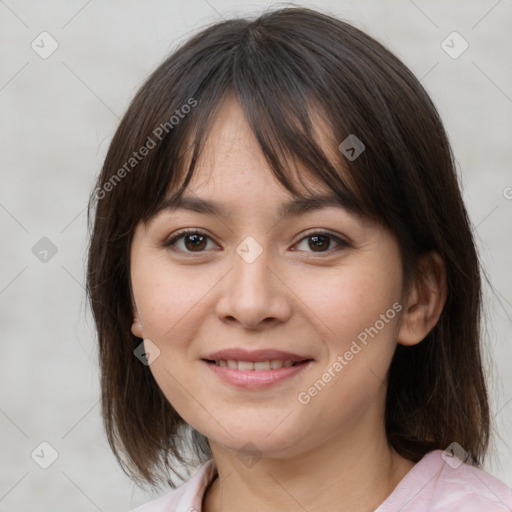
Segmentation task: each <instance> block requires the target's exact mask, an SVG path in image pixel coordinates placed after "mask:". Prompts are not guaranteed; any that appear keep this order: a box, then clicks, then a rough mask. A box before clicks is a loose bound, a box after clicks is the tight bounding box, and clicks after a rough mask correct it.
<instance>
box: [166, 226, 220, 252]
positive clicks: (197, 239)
mask: <svg viewBox="0 0 512 512" xmlns="http://www.w3.org/2000/svg"><path fill="white" fill-rule="evenodd" d="M210 240H211V239H210V237H209V236H208V235H206V234H204V233H201V232H199V231H182V232H181V233H178V234H177V235H175V236H174V237H172V238H171V239H170V240H168V241H167V242H165V243H164V247H167V248H169V249H171V250H173V251H176V252H182V253H194V252H195V253H201V252H204V251H205V249H207V246H208V241H210ZM214 245H215V244H214Z"/></svg>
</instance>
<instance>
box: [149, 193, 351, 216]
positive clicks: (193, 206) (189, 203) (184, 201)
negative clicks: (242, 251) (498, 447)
mask: <svg viewBox="0 0 512 512" xmlns="http://www.w3.org/2000/svg"><path fill="white" fill-rule="evenodd" d="M328 207H336V208H342V209H344V210H346V211H348V212H353V210H354V208H353V206H352V205H351V204H350V202H349V201H348V200H344V199H342V198H340V197H338V196H335V195H312V196H308V197H299V198H295V199H292V200H290V201H288V202H286V203H284V204H282V205H281V207H280V208H279V210H278V212H277V215H278V216H279V217H282V218H285V217H291V216H300V215H304V214H306V213H309V212H312V211H316V210H320V209H323V208H328ZM178 209H183V210H190V211H194V212H197V213H202V214H212V215H217V216H219V217H222V218H223V219H228V220H229V219H230V218H231V217H232V216H233V213H232V212H230V211H229V209H227V208H226V207H225V206H224V205H222V204H221V203H218V202H217V201H213V200H207V199H202V198H199V197H192V196H181V197H179V196H171V197H168V198H166V199H165V200H164V201H163V203H162V204H161V206H160V208H159V209H158V212H157V213H159V212H160V211H162V210H170V211H175V210H178Z"/></svg>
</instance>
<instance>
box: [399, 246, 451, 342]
mask: <svg viewBox="0 0 512 512" xmlns="http://www.w3.org/2000/svg"><path fill="white" fill-rule="evenodd" d="M446 295H447V286H446V267H445V264H444V262H443V260H442V258H441V257H440V256H439V254H438V253H436V252H433V251H432V252H429V253H427V254H425V255H423V256H422V257H421V260H420V262H419V273H418V278H417V280H416V282H414V283H413V284H412V285H411V287H410V290H409V294H408V297H407V300H406V301H405V307H404V313H403V315H402V321H401V324H400V328H399V331H398V339H397V341H398V343H400V344H401V345H407V346H412V345H416V344H417V343H420V342H421V341H422V340H423V339H425V337H426V336H427V334H428V333H429V332H430V331H431V330H432V329H433V328H434V327H435V325H436V324H437V322H438V320H439V317H440V316H441V313H442V311H443V307H444V305H445V302H446Z"/></svg>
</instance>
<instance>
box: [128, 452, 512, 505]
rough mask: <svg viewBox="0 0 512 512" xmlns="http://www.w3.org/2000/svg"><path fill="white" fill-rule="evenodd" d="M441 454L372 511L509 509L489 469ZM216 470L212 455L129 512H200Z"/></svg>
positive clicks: (510, 495)
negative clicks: (181, 480)
mask: <svg viewBox="0 0 512 512" xmlns="http://www.w3.org/2000/svg"><path fill="white" fill-rule="evenodd" d="M442 453H443V452H442V451H441V450H435V451H433V452H430V453H427V454H426V455H425V456H424V457H423V458H422V459H421V460H420V461H419V462H418V463H417V464H416V465H415V466H414V467H413V468H412V469H411V470H410V471H409V472H408V473H407V475H405V477H404V478H403V479H402V480H401V481H400V483H399V484H398V485H397V486H396V487H395V490H394V491H393V492H392V493H391V494H390V495H389V496H388V498H387V499H386V500H385V501H384V502H383V503H382V504H381V505H380V506H379V507H378V508H377V509H376V510H375V511H374V512H413V511H414V512H494V511H496V512H502V511H503V512H511V511H512V490H511V489H510V488H509V487H507V486H506V485H505V484H504V483H503V482H501V481H500V480H498V479H497V478H495V477H493V476H491V475H490V474H489V473H486V472H484V471H481V470H479V469H476V468H474V467H473V466H470V465H469V464H460V465H459V464H458V463H460V461H457V460H455V461H451V464H449V463H447V462H445V460H444V459H443V458H442V457H441V454H442ZM216 474H217V468H216V466H215V463H214V461H213V459H210V460H209V461H207V462H205V463H204V464H203V465H202V466H201V467H200V469H199V470H198V472H197V473H196V474H195V475H194V477H192V478H191V479H190V480H189V481H188V482H187V483H185V484H183V485H181V486H180V487H178V488H177V489H174V490H172V491H171V492H169V493H167V494H166V495H164V496H162V497H161V498H158V499H156V500H154V501H151V502H149V503H146V504H145V505H142V506H140V507H138V508H136V509H134V510H133V511H132V512H201V503H202V500H203V495H204V492H205V490H206V487H207V486H208V484H209V483H210V482H211V481H212V480H213V479H214V477H215V476H216Z"/></svg>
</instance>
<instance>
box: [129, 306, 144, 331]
mask: <svg viewBox="0 0 512 512" xmlns="http://www.w3.org/2000/svg"><path fill="white" fill-rule="evenodd" d="M132 334H133V335H134V336H137V338H144V336H143V335H142V324H141V322H140V320H139V316H138V314H137V311H136V310H135V309H134V310H133V323H132Z"/></svg>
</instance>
